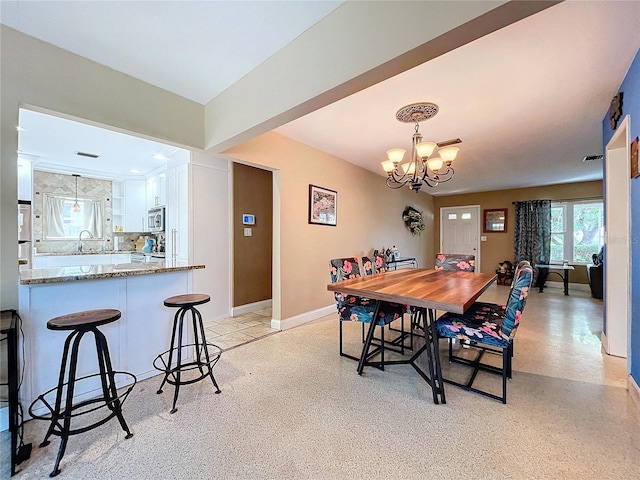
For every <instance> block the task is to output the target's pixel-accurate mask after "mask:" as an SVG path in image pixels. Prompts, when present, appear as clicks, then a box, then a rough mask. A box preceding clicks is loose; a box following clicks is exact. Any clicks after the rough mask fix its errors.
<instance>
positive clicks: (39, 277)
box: [20, 262, 204, 285]
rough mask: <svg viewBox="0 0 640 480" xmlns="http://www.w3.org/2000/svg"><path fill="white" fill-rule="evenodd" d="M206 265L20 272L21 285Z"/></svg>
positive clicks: (134, 265)
mask: <svg viewBox="0 0 640 480" xmlns="http://www.w3.org/2000/svg"><path fill="white" fill-rule="evenodd" d="M201 268H204V265H188V264H182V265H181V264H178V265H176V266H171V262H167V263H166V264H165V263H119V264H115V265H110V264H109V265H85V266H76V267H56V268H35V269H32V270H22V271H21V272H20V285H36V284H42V283H59V282H72V281H75V280H95V279H100V278H114V277H129V276H131V275H149V274H155V273H166V272H179V271H184V270H198V269H201Z"/></svg>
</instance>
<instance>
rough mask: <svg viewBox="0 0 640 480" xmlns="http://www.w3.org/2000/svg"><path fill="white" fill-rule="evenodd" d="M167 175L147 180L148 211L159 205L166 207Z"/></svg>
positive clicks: (163, 174)
mask: <svg viewBox="0 0 640 480" xmlns="http://www.w3.org/2000/svg"><path fill="white" fill-rule="evenodd" d="M165 191H166V180H165V173H164V172H162V173H159V174H157V175H154V176H153V177H150V178H149V179H148V180H147V210H148V209H150V208H153V207H157V206H159V205H166V204H167V199H166V194H165Z"/></svg>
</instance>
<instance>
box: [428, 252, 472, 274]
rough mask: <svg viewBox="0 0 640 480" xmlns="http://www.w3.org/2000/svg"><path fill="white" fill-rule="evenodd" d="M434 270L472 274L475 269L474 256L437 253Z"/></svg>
mask: <svg viewBox="0 0 640 480" xmlns="http://www.w3.org/2000/svg"><path fill="white" fill-rule="evenodd" d="M435 269H436V270H445V271H463V272H474V271H475V269H476V257H475V255H463V254H459V253H439V254H437V255H436V266H435Z"/></svg>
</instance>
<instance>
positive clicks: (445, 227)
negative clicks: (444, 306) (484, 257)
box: [440, 205, 480, 272]
mask: <svg viewBox="0 0 640 480" xmlns="http://www.w3.org/2000/svg"><path fill="white" fill-rule="evenodd" d="M479 241H480V205H467V206H464V207H444V208H441V209H440V253H461V254H466V255H475V257H476V271H477V272H478V271H480V243H479Z"/></svg>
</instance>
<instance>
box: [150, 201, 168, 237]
mask: <svg viewBox="0 0 640 480" xmlns="http://www.w3.org/2000/svg"><path fill="white" fill-rule="evenodd" d="M164 222H165V208H164V207H153V208H152V209H150V210H149V215H148V224H147V226H148V227H149V231H150V232H151V233H158V232H164Z"/></svg>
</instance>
